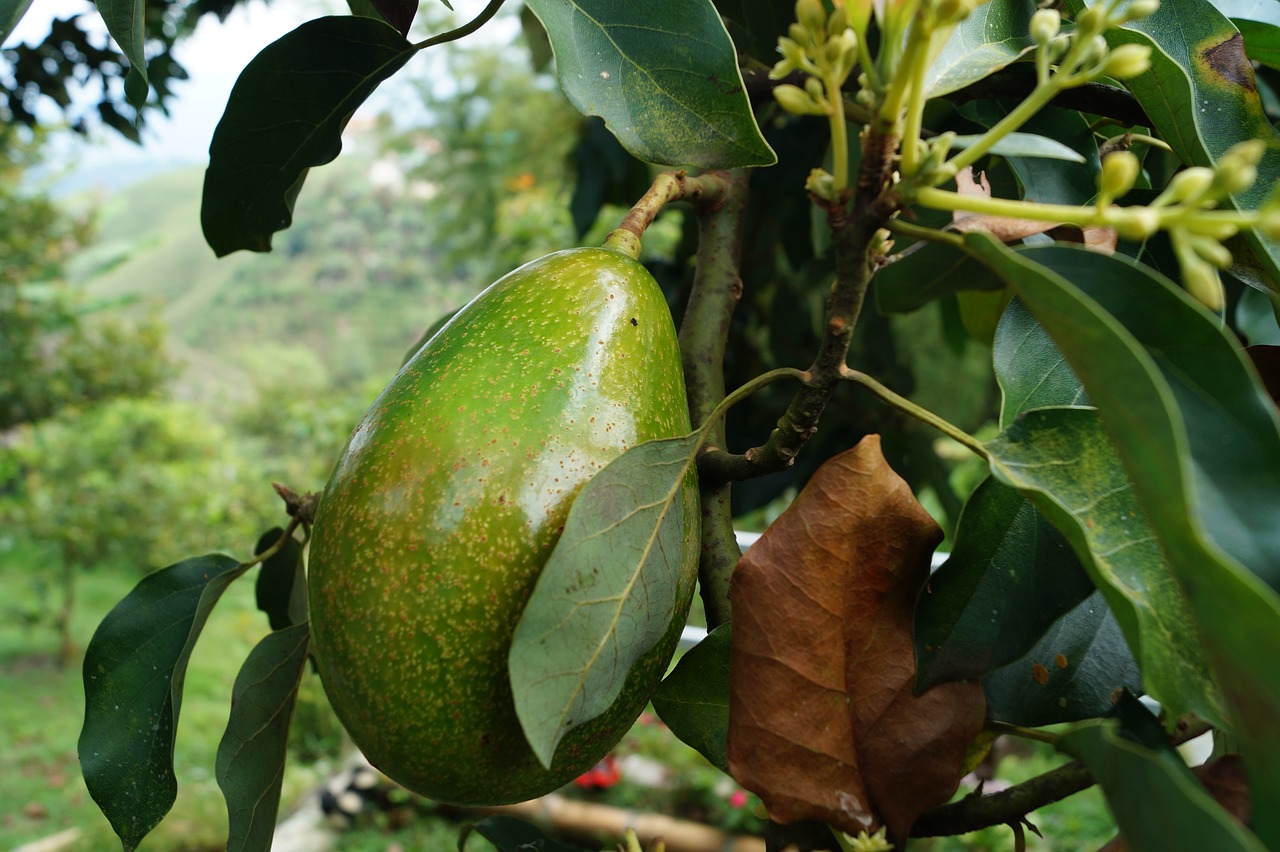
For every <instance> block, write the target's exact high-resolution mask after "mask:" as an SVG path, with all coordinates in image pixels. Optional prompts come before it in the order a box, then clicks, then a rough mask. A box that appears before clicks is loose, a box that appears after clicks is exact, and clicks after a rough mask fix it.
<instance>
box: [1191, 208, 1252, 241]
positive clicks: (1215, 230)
mask: <svg viewBox="0 0 1280 852" xmlns="http://www.w3.org/2000/svg"><path fill="white" fill-rule="evenodd" d="M1209 215H1211V214H1209ZM1209 215H1204V214H1202V215H1200V216H1189V217H1187V218H1186V219H1184V220H1183V221H1182V227H1184V228H1186V229H1187V230H1188V231H1190V232H1191V233H1194V234H1204V235H1205V236H1206V237H1208V238H1209V239H1212V240H1217V241H1218V242H1222V241H1223V240H1229V239H1231V238H1232V237H1234V236H1235V235H1236V234H1238V233H1240V226H1239V225H1237V224H1235V223H1234V222H1224V221H1222V220H1221V219H1211V218H1209Z"/></svg>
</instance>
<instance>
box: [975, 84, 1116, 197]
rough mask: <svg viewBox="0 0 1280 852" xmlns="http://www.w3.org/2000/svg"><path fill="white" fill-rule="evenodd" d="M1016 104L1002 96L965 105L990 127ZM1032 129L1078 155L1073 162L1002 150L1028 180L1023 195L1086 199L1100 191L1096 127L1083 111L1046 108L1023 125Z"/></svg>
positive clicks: (1017, 170)
mask: <svg viewBox="0 0 1280 852" xmlns="http://www.w3.org/2000/svg"><path fill="white" fill-rule="evenodd" d="M1013 106H1014V104H1012V103H1006V102H1001V101H990V100H982V101H972V102H970V103H967V104H965V105H964V106H962V107H961V108H960V113H961V114H962V115H964V116H965V117H967V118H969V119H972V120H973V121H976V122H978V123H979V124H981V125H983V126H984V127H993V126H995V125H996V124H997V123H998V122H999V121H1000V120H1001V119H1003V118H1004V117H1005V116H1006V115H1008V113H1009V110H1010V109H1012V108H1013ZM1023 130H1025V131H1026V132H1028V133H1033V134H1039V135H1040V136H1041V137H1044V138H1046V139H1052V140H1055V141H1056V143H1057V144H1058V145H1060V146H1061V147H1062V148H1063V149H1065V150H1066V151H1069V152H1071V153H1073V154H1075V155H1076V157H1075V160H1074V161H1073V163H1072V164H1070V165H1064V164H1063V163H1061V162H1052V161H1047V160H1045V159H1044V156H1045V155H1044V154H1035V153H1025V152H1021V151H1003V150H1001V151H996V150H993V151H992V153H994V154H1001V155H1003V156H1005V157H1007V158H1008V160H1009V166H1010V168H1012V169H1013V171H1014V174H1016V175H1017V176H1018V181H1019V182H1020V183H1021V184H1022V195H1023V197H1024V198H1026V199H1028V200H1030V201H1037V202H1040V203H1041V204H1084V203H1086V202H1088V201H1089V200H1090V199H1092V198H1093V197H1094V196H1095V195H1096V194H1097V191H1098V188H1097V174H1098V171H1099V170H1100V169H1101V168H1102V162H1101V160H1100V159H1099V157H1098V144H1097V142H1095V141H1094V136H1093V129H1092V128H1090V127H1089V122H1088V121H1087V120H1086V119H1085V117H1084V116H1083V115H1081V114H1080V113H1078V112H1074V111H1072V110H1065V109H1044V110H1041V111H1040V112H1038V113H1037V114H1036V115H1034V116H1032V117H1031V119H1030V120H1029V121H1028V122H1027V123H1026V124H1024V125H1023Z"/></svg>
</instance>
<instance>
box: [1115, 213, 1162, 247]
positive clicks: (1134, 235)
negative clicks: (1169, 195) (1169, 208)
mask: <svg viewBox="0 0 1280 852" xmlns="http://www.w3.org/2000/svg"><path fill="white" fill-rule="evenodd" d="M1122 214H1123V215H1122V216H1121V217H1120V218H1118V219H1116V222H1115V229H1116V233H1117V234H1119V235H1120V236H1122V237H1124V238H1125V239H1126V240H1133V241H1134V242H1141V241H1142V240H1145V239H1147V238H1148V237H1150V236H1151V235H1152V234H1154V233H1155V232H1156V231H1158V230H1160V214H1159V213H1157V212H1156V211H1155V210H1152V209H1151V208H1150V207H1126V208H1124V209H1123V211H1122Z"/></svg>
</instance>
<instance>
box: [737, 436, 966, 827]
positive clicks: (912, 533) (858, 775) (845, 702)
mask: <svg viewBox="0 0 1280 852" xmlns="http://www.w3.org/2000/svg"><path fill="white" fill-rule="evenodd" d="M941 538H942V533H941V531H940V530H939V529H938V527H937V525H936V524H935V523H934V522H933V520H932V519H931V518H930V517H929V515H928V514H927V513H926V512H925V511H924V510H923V509H922V508H921V507H920V505H919V504H918V503H917V502H916V500H915V498H914V497H913V496H912V494H911V490H910V488H909V487H908V486H907V484H906V483H905V482H903V481H902V479H901V478H900V477H898V475H897V474H895V473H894V472H893V471H892V470H891V469H890V468H889V466H888V464H887V463H886V462H885V461H884V457H883V456H882V455H881V452H880V439H879V437H878V436H874V435H872V436H868V437H867V438H864V439H863V440H862V442H861V443H859V444H858V446H857V447H855V448H854V449H852V450H850V451H848V452H846V453H843V454H841V455H839V456H836V457H835V458H833V459H831V460H830V461H828V462H827V463H826V464H824V465H823V466H822V467H821V468H820V469H819V470H818V471H817V473H815V474H814V476H813V478H812V479H811V480H810V481H809V484H808V485H807V486H806V487H805V489H804V491H803V492H802V493H801V494H800V496H799V497H798V498H797V499H796V501H795V503H793V504H792V506H791V507H790V508H789V509H788V510H787V511H786V512H785V513H783V515H782V517H780V518H779V519H778V520H777V521H776V522H775V523H774V524H773V526H771V527H770V528H769V530H768V531H767V532H766V533H765V534H764V536H762V537H761V539H760V541H758V542H757V543H756V544H755V545H754V546H752V548H751V549H750V550H749V551H748V552H747V554H746V555H745V556H744V557H743V558H742V561H741V562H739V563H738V568H737V571H736V572H735V574H734V579H733V615H734V631H733V668H732V677H731V685H730V702H729V703H730V706H729V743H728V753H729V765H730V768H731V769H732V771H733V775H734V777H735V778H736V779H737V780H738V781H739V783H741V784H743V785H744V786H745V787H747V788H749V789H751V790H754V791H755V792H756V793H757V794H758V795H760V797H761V799H762V800H763V801H764V803H765V805H766V807H767V808H768V809H769V813H770V815H771V816H772V817H773V818H774V819H775V820H777V821H779V822H792V821H796V820H801V819H816V820H820V821H822V822H826V823H830V824H832V825H835V826H837V827H838V828H840V829H841V830H843V831H846V832H851V833H855V834H856V833H857V832H858V831H862V830H868V829H871V828H874V827H875V826H876V825H878V824H880V823H882V822H883V823H886V824H887V825H888V827H889V830H890V832H891V834H892V835H893V836H895V837H898V838H905V836H906V834H907V832H908V831H909V830H910V825H911V823H912V822H913V821H914V820H915V818H916V816H918V815H919V813H921V812H922V811H924V810H926V809H927V808H929V807H932V806H933V805H936V804H939V803H941V802H943V801H946V799H947V798H948V797H949V796H950V794H951V793H952V792H953V791H954V790H955V787H956V784H957V783H958V782H959V780H960V777H961V775H962V774H963V768H964V767H963V761H964V754H965V749H966V747H967V746H968V745H969V743H970V742H971V741H972V740H973V738H974V737H975V736H976V735H977V734H978V732H979V731H980V730H981V726H982V719H983V714H984V702H983V698H982V690H981V687H980V686H978V685H977V684H963V683H953V684H947V685H946V686H945V687H940V688H939V689H937V690H932V691H930V692H928V693H926V694H925V695H923V696H920V697H916V696H914V695H913V694H912V687H913V684H914V680H915V658H914V652H913V646H912V613H913V611H914V609H915V600H916V596H917V594H918V593H919V590H920V588H921V587H922V586H923V584H924V582H925V580H926V579H927V578H928V565H929V555H930V553H932V551H933V548H934V547H936V546H937V543H938V541H939V540H941Z"/></svg>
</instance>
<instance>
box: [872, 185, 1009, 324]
mask: <svg viewBox="0 0 1280 852" xmlns="http://www.w3.org/2000/svg"><path fill="white" fill-rule="evenodd" d="M916 214H917V216H918V217H919V218H918V219H917V220H916V221H917V224H921V225H925V226H927V227H931V228H941V227H944V226H945V225H947V224H948V223H949V222H950V221H951V216H950V214H948V213H943V212H941V211H936V210H928V209H924V208H922V209H919V210H917V211H916ZM896 248H897V249H898V253H897V254H893V255H890V263H889V264H888V265H887V266H885V267H883V268H881V269H880V271H879V272H877V273H876V275H875V278H874V279H873V280H872V287H873V288H874V292H875V297H876V307H877V308H879V310H880V311H881V312H882V313H892V314H907V313H911V312H912V311H918V310H920V308H923V307H924V306H925V305H927V304H929V303H930V302H933V301H936V300H937V299H941V298H943V297H944V296H950V295H952V294H954V293H958V292H961V291H964V290H1000V289H1003V287H1004V282H1002V281H1001V280H1000V279H999V278H997V277H996V276H995V275H994V274H992V272H991V270H990V269H988V268H987V267H986V266H984V265H983V264H982V263H980V262H979V261H977V260H975V259H974V258H973V257H970V256H969V255H968V254H966V253H965V252H962V251H959V250H958V249H956V248H954V247H952V246H950V245H947V244H945V243H934V242H922V243H915V244H908V243H903V244H901V245H898V246H896Z"/></svg>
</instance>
